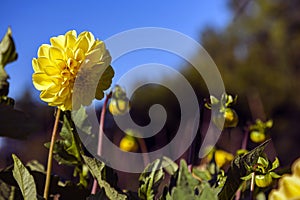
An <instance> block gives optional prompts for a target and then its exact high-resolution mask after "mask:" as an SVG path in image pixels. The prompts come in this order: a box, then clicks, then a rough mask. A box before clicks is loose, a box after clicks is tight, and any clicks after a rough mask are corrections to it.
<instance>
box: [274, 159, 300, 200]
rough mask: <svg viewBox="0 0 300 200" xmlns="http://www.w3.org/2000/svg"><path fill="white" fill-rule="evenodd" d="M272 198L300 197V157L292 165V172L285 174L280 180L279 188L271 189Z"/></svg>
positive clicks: (279, 199)
mask: <svg viewBox="0 0 300 200" xmlns="http://www.w3.org/2000/svg"><path fill="white" fill-rule="evenodd" d="M269 199H270V200H285V199H294V200H296V199H300V159H298V160H296V161H295V162H294V164H293V166H292V174H285V175H283V176H282V178H281V179H280V180H279V183H278V189H276V190H275V189H274V190H272V191H271V193H270V195H269Z"/></svg>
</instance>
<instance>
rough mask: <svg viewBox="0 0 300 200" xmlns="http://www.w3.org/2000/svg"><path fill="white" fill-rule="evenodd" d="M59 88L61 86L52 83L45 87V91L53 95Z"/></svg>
mask: <svg viewBox="0 0 300 200" xmlns="http://www.w3.org/2000/svg"><path fill="white" fill-rule="evenodd" d="M60 90H61V86H60V85H54V84H53V85H52V86H50V87H49V88H48V89H47V92H48V93H50V94H53V95H55V94H56V93H58V92H59V91H60Z"/></svg>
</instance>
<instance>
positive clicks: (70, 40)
mask: <svg viewBox="0 0 300 200" xmlns="http://www.w3.org/2000/svg"><path fill="white" fill-rule="evenodd" d="M75 43H76V32H75V31H69V32H68V33H67V34H66V39H65V48H71V49H72V48H74V46H75Z"/></svg>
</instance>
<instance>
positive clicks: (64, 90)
mask: <svg viewBox="0 0 300 200" xmlns="http://www.w3.org/2000/svg"><path fill="white" fill-rule="evenodd" d="M69 93H70V89H69V88H68V87H63V88H62V89H61V90H60V91H59V92H58V96H60V97H65V96H67V95H68V94H69Z"/></svg>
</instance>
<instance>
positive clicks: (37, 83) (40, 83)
mask: <svg viewBox="0 0 300 200" xmlns="http://www.w3.org/2000/svg"><path fill="white" fill-rule="evenodd" d="M32 81H33V85H34V87H35V88H36V89H37V90H47V89H48V88H49V87H51V86H52V85H54V84H55V82H54V81H53V79H51V77H49V76H48V75H46V74H44V73H34V74H33V75H32Z"/></svg>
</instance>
